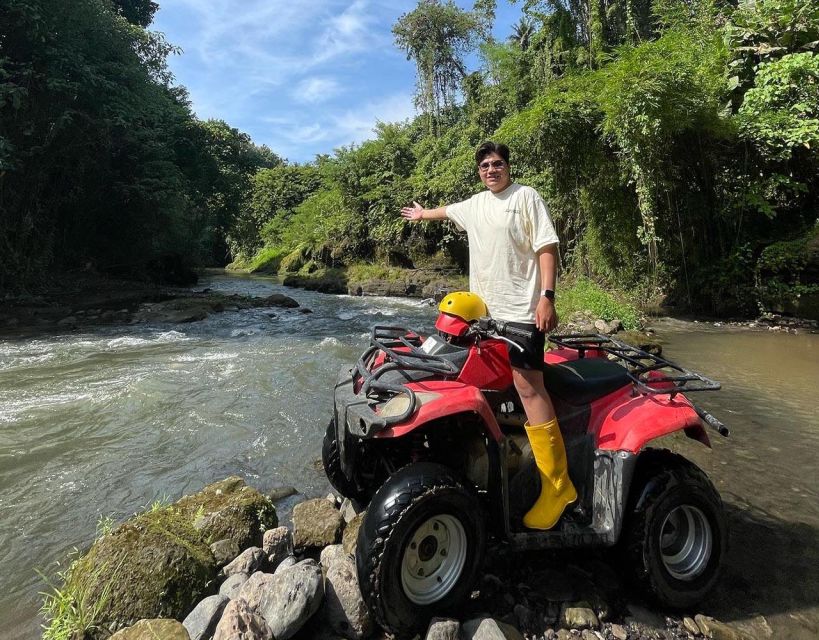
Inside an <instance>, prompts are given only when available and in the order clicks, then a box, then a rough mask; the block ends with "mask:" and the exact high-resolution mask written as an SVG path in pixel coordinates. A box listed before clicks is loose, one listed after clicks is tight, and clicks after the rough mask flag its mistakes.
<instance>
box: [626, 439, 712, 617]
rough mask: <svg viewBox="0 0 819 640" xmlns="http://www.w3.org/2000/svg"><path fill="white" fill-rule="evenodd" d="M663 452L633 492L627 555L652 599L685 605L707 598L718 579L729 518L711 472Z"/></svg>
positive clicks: (630, 569) (632, 568) (633, 571)
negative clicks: (726, 519) (711, 477)
mask: <svg viewBox="0 0 819 640" xmlns="http://www.w3.org/2000/svg"><path fill="white" fill-rule="evenodd" d="M662 453H664V455H657V458H656V459H655V460H652V461H651V463H650V464H649V465H648V468H647V469H644V470H643V471H644V473H642V474H640V476H641V478H640V477H638V479H637V485H636V486H635V487H634V489H635V490H634V491H633V492H632V500H631V501H630V511H629V513H628V514H627V517H626V522H625V525H624V530H623V538H622V539H623V542H624V545H625V552H626V553H625V558H624V559H625V560H626V562H627V564H628V569H629V572H630V573H631V574H632V576H633V578H634V579H635V582H636V583H637V586H638V587H640V588H641V589H642V590H643V591H646V592H647V595H648V596H649V597H650V598H651V599H653V600H655V601H656V602H658V603H659V604H661V605H663V606H667V607H671V608H675V609H684V608H688V607H691V606H693V605H694V604H696V603H697V602H699V601H700V600H702V599H703V598H704V597H705V595H706V594H707V593H708V591H710V590H711V588H713V586H714V584H715V583H716V581H717V577H718V573H719V569H720V565H721V563H722V558H723V556H724V555H725V551H726V547H727V535H726V527H725V516H724V514H723V509H722V500H720V497H719V494H718V493H717V491H716V489H714V486H713V485H712V484H711V481H710V480H709V479H708V477H707V476H706V475H705V473H703V472H702V471H701V470H700V469H699V468H698V467H697V466H695V465H694V464H692V463H691V462H689V461H688V460H686V459H685V458H683V457H681V456H678V455H674V454H671V453H668V452H662ZM649 455H651V454H649ZM657 462H659V463H660V464H655V463H657Z"/></svg>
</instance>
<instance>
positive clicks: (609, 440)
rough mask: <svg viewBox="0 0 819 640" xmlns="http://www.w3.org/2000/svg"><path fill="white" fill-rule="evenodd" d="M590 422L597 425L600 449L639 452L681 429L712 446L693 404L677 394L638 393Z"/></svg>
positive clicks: (602, 409)
mask: <svg viewBox="0 0 819 640" xmlns="http://www.w3.org/2000/svg"><path fill="white" fill-rule="evenodd" d="M595 414H597V415H595ZM591 422H592V424H596V425H599V426H598V427H597V429H596V431H597V446H598V448H599V449H607V450H621V451H631V452H632V453H638V452H639V451H640V450H641V449H642V448H643V447H644V446H645V445H646V444H647V443H648V442H649V441H651V440H654V439H655V438H660V437H662V436H665V435H668V434H670V433H674V432H675V431H681V430H684V431H685V434H686V435H687V436H688V437H689V438H693V439H694V440H699V441H700V442H702V443H703V444H704V445H705V446H707V447H710V446H711V442H710V440H709V439H708V435H707V434H706V433H705V429H704V428H703V425H702V421H701V420H700V417H699V416H698V415H697V412H696V410H695V409H694V407H693V405H692V404H691V402H689V401H688V399H687V398H685V397H684V396H682V395H679V394H678V395H676V396H675V397H673V398H672V397H671V396H670V395H665V394H641V395H638V396H635V397H632V398H630V399H628V400H627V401H625V402H618V403H616V404H614V406H613V407H611V406H609V407H603V408H601V411H600V413H597V412H593V413H592V417H591Z"/></svg>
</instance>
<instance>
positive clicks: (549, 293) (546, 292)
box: [540, 289, 555, 302]
mask: <svg viewBox="0 0 819 640" xmlns="http://www.w3.org/2000/svg"><path fill="white" fill-rule="evenodd" d="M540 295H542V296H543V297H544V298H549V300H551V301H552V302H554V301H555V292H554V291H552V290H551V289H541V290H540Z"/></svg>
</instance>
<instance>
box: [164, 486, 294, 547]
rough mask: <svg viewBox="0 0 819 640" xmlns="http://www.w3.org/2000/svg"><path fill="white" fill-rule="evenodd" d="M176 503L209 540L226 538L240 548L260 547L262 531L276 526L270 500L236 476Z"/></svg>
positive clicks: (275, 517)
mask: <svg viewBox="0 0 819 640" xmlns="http://www.w3.org/2000/svg"><path fill="white" fill-rule="evenodd" d="M175 506H176V507H177V508H178V509H179V510H180V511H182V512H183V513H184V514H186V515H187V516H188V517H189V518H190V519H192V520H193V521H194V526H195V527H196V528H197V529H198V530H199V531H201V532H202V535H203V537H204V538H205V540H206V541H207V542H208V543H213V542H216V541H217V540H223V539H225V538H227V539H229V540H232V541H233V542H235V543H236V544H237V545H238V546H239V549H240V550H242V549H247V548H248V547H250V546H256V547H259V546H261V544H262V534H263V532H264V531H266V530H267V529H272V528H273V527H277V526H278V525H279V521H278V518H277V516H276V508H275V507H274V506H273V503H272V502H271V501H270V499H269V498H267V497H265V496H263V495H262V494H261V493H259V492H258V491H257V490H256V489H253V488H252V487H248V486H247V485H246V484H245V481H244V480H242V478H240V477H238V476H231V477H229V478H225V479H224V480H221V481H220V482H215V483H213V484H210V485H208V486H206V487H205V488H204V489H202V491H200V492H198V493H195V494H193V495H190V496H185V497H183V498H182V499H181V500H179V501H178V502H177V503H176V504H175Z"/></svg>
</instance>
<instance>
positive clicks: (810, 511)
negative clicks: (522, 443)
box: [657, 321, 819, 639]
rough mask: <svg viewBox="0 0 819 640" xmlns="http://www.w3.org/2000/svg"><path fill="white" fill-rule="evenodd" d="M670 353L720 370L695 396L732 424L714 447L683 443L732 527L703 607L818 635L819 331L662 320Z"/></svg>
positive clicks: (792, 633) (725, 616) (783, 633)
mask: <svg viewBox="0 0 819 640" xmlns="http://www.w3.org/2000/svg"><path fill="white" fill-rule="evenodd" d="M657 330H658V333H659V334H660V335H661V336H663V338H664V343H665V344H664V349H665V351H664V353H665V355H666V356H667V357H669V358H671V359H672V360H675V361H678V362H680V363H681V364H684V365H688V366H690V367H691V368H695V369H697V370H700V371H702V372H703V373H706V374H707V375H709V376H710V377H713V378H715V379H717V380H720V381H721V382H722V384H723V389H722V391H719V392H715V393H704V394H700V395H698V396H697V398H696V399H697V400H698V401H699V402H700V403H701V404H702V405H703V406H705V407H707V408H708V409H709V410H711V412H712V413H714V414H715V415H716V416H717V417H719V418H720V419H722V421H723V422H725V423H726V425H728V426H729V427H730V428H731V431H732V433H731V436H730V437H729V438H721V437H720V436H718V435H716V434H714V435H712V436H711V439H712V443H713V445H714V448H713V450H711V451H709V450H707V449H705V448H703V447H701V446H700V445H698V444H693V443H691V442H690V441H687V442H683V440H685V439H684V438H683V439H678V438H675V439H674V441H673V442H672V444H674V445H676V448H677V449H678V450H681V451H682V452H683V453H685V454H686V455H688V456H690V457H691V458H692V459H694V460H695V461H696V462H697V463H698V464H699V465H700V466H701V467H702V468H703V469H704V470H706V472H707V473H708V474H709V475H710V476H711V478H712V479H713V480H714V483H715V484H716V486H717V489H718V490H719V491H720V493H721V494H722V497H723V500H724V501H725V503H726V510H727V513H728V523H729V528H730V535H731V538H730V548H729V557H728V563H727V567H726V570H725V573H724V577H723V580H722V583H721V585H720V586H719V588H718V589H717V591H716V593H714V595H713V596H712V597H711V599H710V601H709V602H707V603H705V604H704V605H703V606H702V608H703V610H704V611H705V612H708V613H710V614H712V615H714V616H715V617H717V618H719V619H722V620H726V621H729V620H747V619H749V618H752V617H754V616H756V615H762V616H764V618H765V619H766V620H767V621H768V624H769V625H770V627H771V628H772V630H773V632H774V636H773V637H775V638H814V639H815V638H817V637H819V461H818V460H817V451H819V410H817V403H819V335H811V334H807V333H805V334H801V335H796V336H794V335H781V334H775V333H770V332H767V331H759V332H751V331H748V330H731V329H727V328H726V327H721V328H716V327H713V326H709V325H703V324H698V325H697V324H691V323H681V322H676V321H665V322H661V323H658V324H657Z"/></svg>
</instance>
